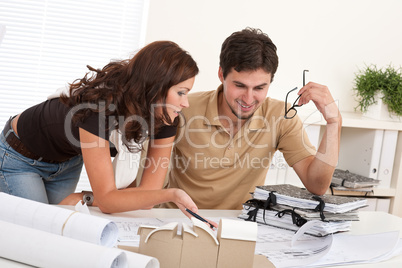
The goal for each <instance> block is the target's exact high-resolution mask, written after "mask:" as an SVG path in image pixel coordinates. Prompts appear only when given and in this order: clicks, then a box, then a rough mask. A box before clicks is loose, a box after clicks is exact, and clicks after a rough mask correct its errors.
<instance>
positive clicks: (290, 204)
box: [239, 184, 366, 236]
mask: <svg viewBox="0 0 402 268" xmlns="http://www.w3.org/2000/svg"><path fill="white" fill-rule="evenodd" d="M365 205H366V200H365V199H362V198H352V197H345V196H333V195H323V196H315V195H313V194H311V193H310V192H308V191H307V190H306V189H303V188H299V187H296V186H293V185H289V184H280V185H265V186H257V187H256V189H255V192H254V193H253V198H252V199H250V200H248V201H247V202H246V203H245V204H243V210H242V213H241V214H240V215H239V218H242V219H245V220H253V221H256V222H258V223H262V224H267V225H271V226H275V227H279V228H283V229H288V230H294V231H297V230H298V229H299V228H300V227H301V226H303V225H304V224H305V223H306V222H308V221H313V220H315V224H314V226H313V228H310V229H309V230H308V231H307V233H308V234H311V235H314V236H326V235H328V234H332V233H337V232H343V231H348V230H350V226H351V221H356V220H359V217H358V212H357V209H358V208H361V207H364V206H365ZM317 220H318V221H317Z"/></svg>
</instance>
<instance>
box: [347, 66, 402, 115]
mask: <svg viewBox="0 0 402 268" xmlns="http://www.w3.org/2000/svg"><path fill="white" fill-rule="evenodd" d="M354 82H355V87H354V88H353V90H355V91H356V96H357V99H358V102H359V104H358V106H357V107H356V109H357V108H358V109H359V110H360V111H362V112H363V114H364V115H365V116H367V117H371V118H375V119H379V120H395V119H396V120H399V119H400V117H401V116H402V72H401V68H399V69H395V68H394V67H392V66H391V65H389V66H388V67H387V68H385V69H379V68H377V66H376V65H371V66H367V67H366V68H365V69H363V70H359V71H358V72H357V73H356V76H355V80H354Z"/></svg>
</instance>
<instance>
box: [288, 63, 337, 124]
mask: <svg viewBox="0 0 402 268" xmlns="http://www.w3.org/2000/svg"><path fill="white" fill-rule="evenodd" d="M306 72H308V70H303V87H302V88H301V89H300V91H299V92H298V95H299V96H298V97H297V99H296V100H295V101H294V102H293V105H292V106H291V107H290V108H288V107H289V104H288V97H289V94H290V93H291V92H293V91H295V90H297V87H295V88H294V89H292V90H290V91H289V92H288V93H287V94H286V99H285V116H284V117H285V118H286V119H292V118H294V117H295V116H296V114H297V110H296V108H298V107H301V106H303V105H304V104H307V103H308V102H309V101H313V102H314V104H315V106H316V107H317V109H318V110H319V111H320V112H321V114H322V115H323V116H324V119H325V120H326V121H327V123H341V115H340V113H339V110H338V106H337V105H336V103H335V101H334V99H333V97H332V95H331V93H330V92H329V89H328V87H326V86H323V85H320V84H317V83H313V82H309V83H308V84H307V85H306V80H305V79H306Z"/></svg>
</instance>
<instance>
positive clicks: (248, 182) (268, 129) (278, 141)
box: [164, 28, 342, 209]
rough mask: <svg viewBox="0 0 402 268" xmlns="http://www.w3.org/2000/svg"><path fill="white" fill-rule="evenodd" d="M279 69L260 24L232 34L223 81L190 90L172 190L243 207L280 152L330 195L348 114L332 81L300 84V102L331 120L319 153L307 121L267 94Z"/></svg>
mask: <svg viewBox="0 0 402 268" xmlns="http://www.w3.org/2000/svg"><path fill="white" fill-rule="evenodd" d="M277 67H278V57H277V54H276V46H275V45H274V44H273V43H272V41H271V39H270V38H269V37H268V36H267V35H266V34H264V33H263V32H261V31H260V30H258V29H251V28H247V29H244V30H242V31H239V32H235V33H233V34H232V35H231V36H229V37H228V38H227V39H226V40H225V42H224V43H223V45H222V50H221V55H220V66H219V71H218V76H219V79H220V81H221V82H222V85H220V86H219V87H218V89H217V90H215V91H206V92H205V91H204V92H197V93H193V94H190V95H189V103H190V108H187V109H183V115H184V117H185V119H186V120H185V124H184V126H182V127H181V128H180V130H179V132H178V134H177V136H176V141H177V143H176V145H175V147H174V148H173V155H172V161H173V162H172V164H173V165H172V168H171V171H170V173H169V175H168V185H167V187H168V188H172V187H175V188H181V189H183V190H184V191H186V192H187V193H188V194H189V195H190V196H191V198H192V199H193V200H194V202H195V203H196V204H197V206H198V207H199V208H204V209H241V208H242V203H243V202H244V201H246V200H247V199H249V198H250V195H249V193H250V192H252V191H253V190H254V188H255V186H257V185H264V183H265V177H266V174H267V171H268V168H269V164H270V162H271V159H272V156H273V155H274V153H275V151H276V150H279V151H281V152H282V153H283V155H284V157H285V159H286V161H287V163H288V164H289V165H290V166H292V167H293V168H294V170H295V171H296V173H297V175H298V176H299V177H300V179H301V181H302V182H303V184H304V185H305V187H306V188H307V189H308V190H309V191H310V192H312V193H314V194H317V195H321V194H324V193H325V191H326V190H327V189H328V187H329V184H330V182H331V177H332V174H333V172H334V169H335V166H336V163H337V160H338V153H339V139H340V129H341V124H342V118H341V115H340V113H339V110H338V108H337V105H336V104H335V102H334V99H333V98H332V96H331V94H330V92H329V90H328V88H327V87H326V86H323V85H319V84H316V83H313V82H310V83H308V84H307V85H305V86H304V87H303V88H301V89H300V91H299V92H298V94H299V95H301V96H300V99H299V100H298V102H297V104H298V105H303V104H306V103H308V102H309V101H313V102H314V104H315V105H316V107H317V109H318V110H319V111H320V112H321V113H322V115H323V116H324V118H325V120H326V121H327V126H326V132H325V134H324V136H323V138H322V141H321V143H320V145H319V148H318V150H317V151H316V150H315V148H314V147H313V146H312V145H311V144H310V142H309V141H308V138H307V135H306V133H305V132H304V130H303V124H302V122H301V120H300V119H299V118H298V117H297V116H295V117H293V118H290V117H292V115H289V114H287V116H286V117H285V103H284V102H283V101H279V100H274V99H271V98H267V93H268V89H269V86H270V84H271V82H272V81H273V78H274V75H275V72H276V70H277ZM287 107H290V105H289V104H288V106H287ZM296 107H297V106H296ZM292 112H294V110H293V111H292V110H291V111H290V114H291V113H292ZM164 206H167V207H175V206H174V204H172V203H168V204H165V205H164Z"/></svg>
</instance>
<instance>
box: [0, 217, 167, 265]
mask: <svg viewBox="0 0 402 268" xmlns="http://www.w3.org/2000/svg"><path fill="white" fill-rule="evenodd" d="M0 241H1V243H0V257H3V258H6V259H9V260H13V261H17V262H21V263H25V264H28V265H33V266H37V267H45V268H46V267H52V268H53V267H58V268H71V267H85V268H88V267H100V268H111V267H113V268H120V267H122V268H123V267H138V268H157V267H159V262H158V260H156V259H155V258H152V257H149V256H145V255H141V254H136V253H133V252H126V251H123V250H120V249H117V248H108V247H103V246H100V245H95V244H93V243H88V242H84V241H80V240H76V239H72V238H68V237H63V236H60V235H56V234H52V233H48V232H44V231H40V230H37V229H33V228H29V227H25V226H21V225H17V224H13V223H9V222H5V221H0Z"/></svg>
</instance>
